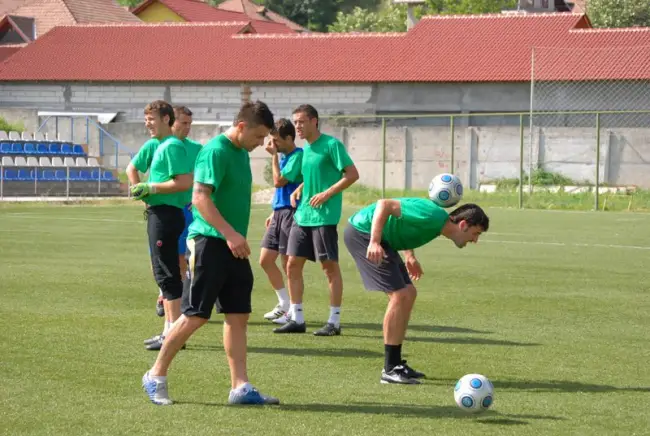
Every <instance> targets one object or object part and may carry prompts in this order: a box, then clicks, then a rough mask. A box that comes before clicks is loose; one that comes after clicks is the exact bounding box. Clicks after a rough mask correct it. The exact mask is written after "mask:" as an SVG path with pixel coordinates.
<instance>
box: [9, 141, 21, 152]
mask: <svg viewBox="0 0 650 436" xmlns="http://www.w3.org/2000/svg"><path fill="white" fill-rule="evenodd" d="M11 152H12V153H13V154H23V144H22V143H21V142H14V143H13V144H11Z"/></svg>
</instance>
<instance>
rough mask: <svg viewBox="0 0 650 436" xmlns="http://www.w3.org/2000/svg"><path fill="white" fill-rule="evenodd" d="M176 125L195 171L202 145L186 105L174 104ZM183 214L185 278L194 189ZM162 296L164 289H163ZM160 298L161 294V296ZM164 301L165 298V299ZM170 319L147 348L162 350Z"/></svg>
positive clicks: (180, 241) (174, 128) (147, 341)
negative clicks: (193, 131) (195, 137)
mask: <svg viewBox="0 0 650 436" xmlns="http://www.w3.org/2000/svg"><path fill="white" fill-rule="evenodd" d="M174 117H175V121H174V125H173V126H172V134H173V135H174V136H175V137H176V138H178V139H180V140H181V141H183V144H184V145H185V149H186V151H187V157H188V159H189V165H190V168H192V172H194V163H195V161H196V156H197V155H198V154H199V151H200V150H201V147H202V145H201V144H200V143H198V142H196V141H193V140H191V139H190V138H188V135H189V134H190V129H191V128H192V111H191V110H190V109H189V108H187V107H186V106H174ZM183 214H184V216H185V229H184V230H183V233H182V234H181V236H180V237H179V238H178V262H179V265H180V270H181V277H182V278H183V279H185V277H186V275H187V261H186V260H185V254H186V252H187V243H186V240H187V229H188V227H189V226H190V224H191V223H192V219H193V218H192V191H191V190H188V191H187V205H186V206H184V207H183ZM161 296H162V291H161ZM159 299H160V296H159ZM163 301H164V300H163ZM170 321H171V320H170V319H169V318H168V319H167V320H165V328H164V329H163V332H162V333H161V334H159V335H155V336H153V337H151V338H149V339H145V341H144V345H145V348H146V349H147V350H160V348H161V347H162V341H163V339H164V338H165V335H166V333H167V331H168V330H169V328H171V325H170Z"/></svg>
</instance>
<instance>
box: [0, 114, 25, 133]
mask: <svg viewBox="0 0 650 436" xmlns="http://www.w3.org/2000/svg"><path fill="white" fill-rule="evenodd" d="M0 130H4V131H5V132H12V131H13V132H18V133H21V132H24V131H25V125H24V124H23V122H22V121H21V122H18V123H10V122H9V121H7V120H5V119H4V118H2V117H0Z"/></svg>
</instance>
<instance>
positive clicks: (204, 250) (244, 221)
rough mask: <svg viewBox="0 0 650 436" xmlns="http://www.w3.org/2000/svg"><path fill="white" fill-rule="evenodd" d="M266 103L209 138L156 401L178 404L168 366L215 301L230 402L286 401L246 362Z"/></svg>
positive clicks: (155, 382)
mask: <svg viewBox="0 0 650 436" xmlns="http://www.w3.org/2000/svg"><path fill="white" fill-rule="evenodd" d="M273 125H274V124H273V114H272V113H271V111H270V110H269V108H268V106H267V105H266V104H264V103H262V102H259V101H258V102H255V103H245V104H244V105H242V107H241V109H240V110H239V113H238V114H237V116H236V117H235V121H234V122H233V125H232V127H230V128H229V129H228V130H227V131H226V132H225V133H223V134H221V135H219V136H217V137H215V138H213V139H212V140H210V141H209V142H208V143H207V144H206V145H205V146H204V147H203V148H202V149H201V151H200V152H199V156H198V157H197V160H196V165H195V167H194V192H193V195H192V205H193V210H194V221H193V222H192V224H191V225H190V229H189V235H188V242H187V244H188V248H189V257H188V266H189V275H190V282H189V283H186V287H185V290H184V292H183V315H182V316H181V317H180V318H179V319H178V321H176V323H175V324H174V328H173V329H172V330H171V331H170V333H169V335H168V336H167V337H166V339H165V341H164V342H163V346H162V349H161V350H160V353H159V354H158V358H157V359H156V362H155V363H154V365H153V367H152V368H151V369H150V370H149V371H147V372H146V373H145V374H144V376H143V377H142V386H143V388H144V390H145V392H146V393H147V395H148V397H149V399H150V400H151V402H153V403H154V404H158V405H170V404H173V402H172V400H171V399H170V398H169V394H168V391H167V371H168V369H169V366H170V365H171V362H172V360H173V359H174V356H176V353H178V351H179V350H180V348H181V347H182V346H183V344H185V342H186V341H187V340H188V339H189V338H190V337H191V336H192V335H193V334H194V332H196V331H197V330H198V329H199V328H200V327H202V326H203V325H205V324H206V323H207V322H208V320H209V319H210V315H211V312H212V307H213V306H214V305H215V303H216V304H217V311H218V312H220V313H224V314H225V320H224V329H223V344H224V349H225V351H226V357H227V359H228V364H229V366H230V378H231V391H230V395H229V397H228V402H229V403H231V404H279V400H278V399H277V398H273V397H269V396H266V395H262V394H261V393H260V392H259V391H258V390H257V389H256V388H254V387H253V386H252V385H251V384H250V382H249V380H248V374H247V369H246V354H247V353H246V349H247V346H246V340H247V337H246V336H247V335H246V329H247V325H248V318H249V316H250V313H251V309H252V308H251V292H252V290H253V272H252V270H251V265H250V262H249V260H248V257H249V256H250V253H251V250H250V247H249V245H248V242H247V241H246V235H247V232H248V224H249V220H250V211H251V188H252V183H253V178H252V173H251V167H250V157H249V153H250V152H251V151H253V150H254V149H255V148H257V147H258V146H259V145H261V144H262V143H263V142H264V138H265V137H266V136H268V134H269V132H270V131H271V129H272V128H273Z"/></svg>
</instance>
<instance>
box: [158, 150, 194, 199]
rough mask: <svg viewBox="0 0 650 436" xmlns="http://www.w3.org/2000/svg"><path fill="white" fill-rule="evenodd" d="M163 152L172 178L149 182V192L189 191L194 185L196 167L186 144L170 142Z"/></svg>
mask: <svg viewBox="0 0 650 436" xmlns="http://www.w3.org/2000/svg"><path fill="white" fill-rule="evenodd" d="M161 153H163V156H162V159H163V161H164V162H165V165H166V166H167V173H168V174H170V175H171V178H170V179H169V180H167V181H165V182H160V183H147V189H148V191H149V193H150V194H174V193H176V192H184V191H188V190H189V189H190V188H191V187H192V182H193V174H192V171H193V169H194V168H193V167H192V165H191V164H190V161H189V157H188V155H187V149H186V148H185V146H184V145H183V144H182V143H178V144H170V145H169V146H167V147H166V148H164V149H163V150H162V151H161Z"/></svg>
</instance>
